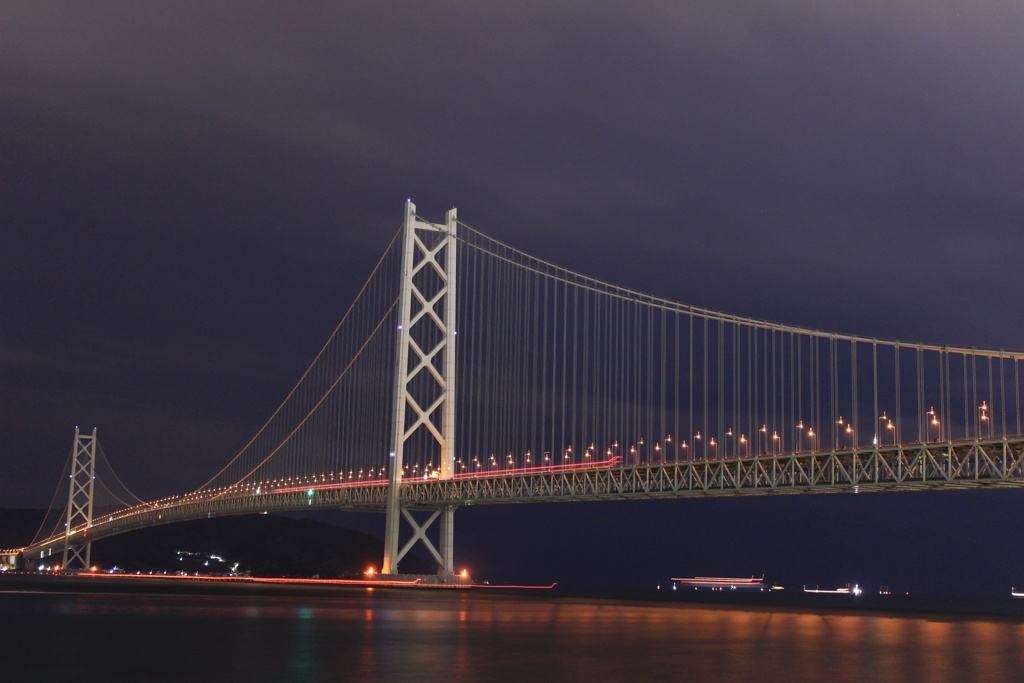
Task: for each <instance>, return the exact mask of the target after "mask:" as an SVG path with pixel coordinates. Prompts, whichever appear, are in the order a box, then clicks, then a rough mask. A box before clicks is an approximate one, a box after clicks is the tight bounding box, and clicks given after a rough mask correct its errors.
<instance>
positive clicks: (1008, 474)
mask: <svg viewBox="0 0 1024 683" xmlns="http://www.w3.org/2000/svg"><path fill="white" fill-rule="evenodd" d="M1021 486H1024V437H1021V436H1017V437H1012V438H1007V439H994V440H965V441H946V442H930V443H919V444H908V445H899V446H893V447H878V448H866V449H853V450H838V451H823V452H820V453H784V454H779V455H772V454H767V455H758V456H750V457H743V458H738V459H727V460H693V461H680V462H666V463H659V464H651V465H631V466H624V467H611V468H595V469H590V470H573V471H567V472H557V471H548V472H544V471H533V470H530V471H524V472H519V473H510V474H502V475H494V476H481V477H466V478H450V479H447V480H415V481H403V482H402V483H401V485H400V487H399V494H400V498H401V502H402V509H403V510H409V509H419V510H438V509H440V510H447V512H442V515H444V514H451V510H452V509H453V507H454V506H457V505H496V504H515V503H550V502H561V501H583V500H635V499H651V498H688V497H710V496H749V495H780V494H786V493H808V494H814V493H857V492H868V491H912V490H954V489H969V488H986V487H987V488H1001V487H1021ZM306 491H307V490H306V489H303V490H301V491H289V492H287V493H277V492H272V493H265V494H262V495H256V494H253V493H252V492H244V491H241V490H239V491H233V490H231V489H228V490H227V491H220V492H197V493H192V494H187V495H185V496H182V497H180V498H175V499H171V500H165V501H160V502H157V503H146V504H142V505H137V506H135V507H132V508H127V509H125V510H121V511H119V512H117V513H114V514H113V515H110V516H107V517H103V518H98V519H94V520H93V522H92V526H91V527H88V526H87V525H86V524H84V523H83V524H80V525H78V526H76V527H75V528H74V529H73V531H74V532H75V534H78V533H82V532H84V531H85V530H86V529H88V532H89V538H90V540H93V541H95V540H99V539H102V538H106V537H108V536H113V535H116V534H119V533H124V532H126V531H131V530H133V529H139V528H143V527H149V526H154V525H158V524H167V523H171V522H180V521H186V520H191V519H202V518H206V517H216V516H226V515H236V514H252V513H258V512H283V511H288V510H302V509H309V508H310V507H314V508H329V509H339V508H341V509H348V510H375V511H383V510H385V509H386V507H387V504H388V498H389V493H388V486H387V484H386V483H384V482H382V483H374V484H365V485H362V486H344V487H336V488H332V487H327V488H316V489H314V495H313V497H312V498H311V497H309V496H308V495H307V492H306ZM423 526H424V527H425V526H426V525H423ZM442 530H443V529H442ZM450 531H451V530H450V529H449V532H448V533H447V534H442V538H441V543H440V545H441V547H440V548H435V550H436V551H437V552H439V553H440V554H441V555H442V557H444V553H445V552H446V547H448V546H450V543H451V533H450ZM64 541H65V536H64V535H63V534H61V535H58V536H55V537H53V538H51V539H47V540H46V541H42V542H40V543H37V544H35V545H32V546H28V547H26V548H22V549H17V550H19V551H22V552H25V553H26V555H29V554H33V555H35V554H48V553H52V552H54V551H56V550H59V549H60V548H61V547H62V546H63V543H64ZM12 552H14V551H12Z"/></svg>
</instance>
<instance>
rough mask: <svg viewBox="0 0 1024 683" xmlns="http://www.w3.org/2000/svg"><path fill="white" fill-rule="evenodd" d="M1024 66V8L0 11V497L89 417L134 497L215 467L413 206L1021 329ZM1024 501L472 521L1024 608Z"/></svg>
mask: <svg viewBox="0 0 1024 683" xmlns="http://www.w3.org/2000/svg"><path fill="white" fill-rule="evenodd" d="M1022 83H1024V5H1022V4H1021V3H1020V2H1019V0H1006V1H1004V2H995V1H987V0H983V1H982V2H975V3H957V2H923V1H922V2H916V1H910V2H898V3H892V2H874V1H858V2H841V3H820V2H804V1H794V2H784V3H783V2H779V3H756V2H730V3H698V2H664V3H654V2H651V3H624V2H623V3H596V2H578V3H574V2H560V3H544V2H537V3H532V2H531V3H511V4H508V5H507V6H498V7H494V6H492V3H423V2H407V3H403V2H374V3H363V4H362V6H356V4H354V3H339V2H326V1H325V2H317V1H311V2H305V3H301V4H298V3H273V4H272V3H259V4H257V3H250V2H242V1H238V2H231V1H228V0H222V1H219V2H213V3H209V2H161V3H134V2H102V1H99V0H94V1H92V2H89V3H80V2H67V3H60V2H40V1H37V0H25V1H22V2H14V1H11V0H0V235H2V237H3V240H2V242H0V266H2V267H0V507H44V506H46V505H47V504H48V502H49V501H50V498H51V496H52V495H53V491H54V488H55V486H56V485H57V479H58V477H59V476H60V473H61V470H62V468H63V465H64V462H65V459H66V457H67V453H68V451H69V449H70V446H71V441H72V437H73V432H74V428H75V426H76V425H77V426H80V427H82V428H83V429H91V428H92V427H97V428H98V429H99V434H100V441H101V443H102V445H103V450H104V452H105V453H106V455H107V457H108V459H109V460H110V461H111V462H112V464H113V466H114V467H115V469H116V470H117V472H118V473H119V475H120V477H121V479H122V480H123V481H124V482H125V483H126V484H127V485H128V487H129V488H131V489H132V490H133V491H134V492H135V493H136V494H138V495H139V496H140V497H142V498H156V497H159V496H162V495H166V494H171V493H178V492H182V491H184V490H186V489H191V488H194V487H196V486H198V485H199V484H201V483H202V482H204V481H206V479H207V478H208V477H209V475H210V474H212V473H213V472H215V471H216V470H217V469H219V468H220V466H221V465H222V464H224V463H225V462H226V461H227V459H228V458H229V457H231V456H232V455H234V454H235V453H236V452H237V451H238V450H239V449H240V448H241V446H243V445H244V444H245V442H246V441H247V440H248V438H249V437H250V436H252V434H254V433H255V431H256V430H257V429H258V428H259V427H260V425H262V423H263V421H264V420H265V419H266V417H267V416H268V415H269V414H270V413H271V411H273V409H274V408H275V407H276V406H277V405H278V403H279V402H280V400H281V399H282V398H283V397H284V395H285V394H286V393H287V392H288V390H289V389H290V388H291V387H292V385H293V384H294V382H295V381H296V380H297V379H298V377H299V375H300V374H301V372H302V371H303V370H304V369H305V367H306V365H307V364H308V362H309V360H310V359H311V358H312V356H313V355H314V354H315V353H316V351H317V350H318V349H319V347H320V345H321V344H322V343H323V341H324V340H325V339H326V337H327V335H328V334H329V333H330V331H331V330H332V329H333V328H334V326H335V324H336V323H337V321H338V320H339V319H340V317H341V315H342V314H343V312H344V311H345V309H346V308H347V306H348V304H349V303H350V302H351V301H352V299H353V297H354V295H355V293H356V291H357V290H358V288H359V286H360V285H361V284H362V282H363V280H364V279H365V277H366V275H367V274H368V272H369V269H370V268H371V267H372V266H373V264H374V263H375V262H376V260H377V258H378V257H379V256H380V254H381V253H382V252H383V250H384V248H385V246H386V245H387V244H388V242H389V241H390V239H391V237H392V236H393V235H394V233H395V231H396V230H397V229H398V227H399V225H400V223H401V220H402V213H403V203H404V202H405V200H406V198H412V199H413V201H415V202H416V204H417V207H418V209H419V211H420V213H421V214H423V215H425V216H426V217H427V218H428V219H429V218H432V219H434V220H438V221H440V220H441V219H442V218H443V215H444V212H445V210H447V209H448V208H450V207H452V206H455V207H458V210H459V218H460V219H461V220H462V221H464V222H466V223H468V224H469V225H471V226H473V227H474V228H476V229H479V230H481V231H483V232H485V233H487V234H489V235H491V236H493V237H495V238H497V239H499V240H501V241H504V242H507V243H509V244H512V245H515V246H516V247H518V248H520V249H522V250H524V251H527V252H529V253H531V254H534V255H536V256H538V257H541V258H544V259H546V260H549V261H552V262H555V263H558V264H560V265H563V266H566V267H568V268H571V269H574V270H578V271H580V272H583V273H586V274H589V275H593V276H595V277H599V278H602V279H604V280H607V281H610V282H612V283H615V284H620V285H624V286H628V287H631V288H634V289H638V290H642V291H646V292H650V293H652V294H656V295H659V296H664V297H667V298H671V299H675V300H678V301H683V302H686V303H691V304H694V305H697V306H703V307H708V308H714V309H719V310H725V311H728V312H732V313H737V314H743V315H748V316H752V317H757V318H761V319H767V320H772V321H779V322H785V323H791V324H796V325H802V326H807V327H812V328H817V329H824V330H835V331H839V332H849V333H857V334H862V335H867V336H876V337H879V338H890V339H892V338H897V339H904V340H910V341H923V342H932V343H940V344H958V345H964V346H977V347H992V348H1006V349H1015V350H1020V349H1024V299H1022V297H1021V296H1020V292H1021V285H1020V280H1021V254H1022V253H1024V193H1022V191H1021V188H1024V123H1022V122H1024V88H1022V87H1021V84H1022ZM1022 505H1024V491H1022V492H1020V493H1017V492H1014V491H1011V492H981V493H962V492H956V493H939V494H920V493H914V494H874V495H871V494H869V495H861V496H814V497H810V496H808V497H800V498H787V499H784V500H782V499H767V498H761V499H756V500H744V501H724V500H718V501H671V502H668V503H635V504H626V503H616V504H568V505H542V506H517V507H509V508H501V509H496V508H490V509H478V510H464V511H460V513H458V515H457V519H458V520H459V524H457V527H456V555H457V557H462V558H465V559H466V561H467V562H471V563H475V568H483V569H482V570H480V569H478V571H484V572H485V573H489V574H490V575H491V576H493V577H500V578H508V579H514V580H518V579H522V580H562V581H565V580H572V579H574V578H577V579H578V580H580V581H582V582H586V581H601V580H606V579H607V580H610V581H620V582H639V583H642V584H644V585H646V584H647V583H650V582H654V581H663V580H664V578H667V577H668V576H671V575H680V574H696V573H718V574H727V575H750V574H752V573H756V574H758V575H759V574H761V573H763V572H764V573H767V574H768V575H769V578H776V579H778V580H791V581H793V582H796V583H800V582H817V581H820V582H821V583H827V582H829V581H839V582H843V583H845V582H846V581H848V580H849V581H852V580H860V581H862V582H871V581H873V582H875V583H890V584H894V585H900V582H901V581H904V582H905V583H907V584H909V585H912V586H913V587H914V588H917V587H919V586H920V587H928V586H943V585H952V584H955V585H956V586H960V587H961V588H958V590H967V588H963V587H965V586H971V585H973V584H974V583H975V582H976V581H975V580H976V579H979V577H982V578H981V579H980V580H981V581H982V583H984V584H985V586H986V587H987V589H990V590H992V591H995V592H998V593H1000V594H1002V593H1003V592H1005V591H1008V590H1009V585H1010V583H1011V582H1014V583H1016V585H1024V551H1022V550H1021V548H1022V547H1024V528H1022V525H1021V524H1020V523H1019V521H1018V520H1019V518H1020V515H1019V510H1020V509H1021V506H1022ZM354 517H358V518H359V520H360V522H359V523H362V520H363V519H364V518H365V516H358V515H354ZM368 526H369V527H370V528H378V527H379V530H380V533H382V532H383V517H382V516H380V517H378V516H374V517H373V518H372V521H371V523H369V524H368ZM0 545H3V539H0ZM460 561H461V560H460Z"/></svg>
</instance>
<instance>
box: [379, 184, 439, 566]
mask: <svg viewBox="0 0 1024 683" xmlns="http://www.w3.org/2000/svg"><path fill="white" fill-rule="evenodd" d="M455 237H456V210H455V209H451V210H449V211H448V213H447V214H446V215H445V222H444V223H443V224H435V223H428V222H426V221H422V220H420V219H419V218H418V217H417V216H416V205H415V204H413V203H412V202H406V204H405V223H404V229H403V245H402V284H401V292H400V295H399V300H398V335H397V344H396V353H395V390H394V413H393V415H392V429H393V432H392V441H391V443H392V446H391V453H390V457H389V460H390V468H389V474H388V501H387V519H386V521H385V532H384V565H383V568H382V573H383V574H398V563H399V562H400V561H401V559H402V558H403V557H404V556H405V554H406V553H407V552H408V551H409V550H410V549H411V548H412V547H413V546H414V545H415V544H416V543H417V542H421V543H423V544H424V546H426V548H427V550H428V551H429V552H430V554H431V555H433V557H434V559H436V560H437V562H438V565H439V566H440V571H439V572H438V574H439V575H440V576H441V578H442V579H448V578H451V577H452V576H454V567H453V561H452V552H453V532H454V519H455V506H445V507H443V508H440V509H438V510H435V511H434V512H433V514H432V515H431V516H430V517H429V518H428V519H427V520H426V522H425V523H424V524H423V525H422V526H421V525H419V524H417V523H416V521H415V519H414V518H413V517H412V515H411V513H410V512H409V511H408V510H407V509H405V508H404V507H403V506H402V497H401V483H402V473H403V458H404V454H405V446H406V443H407V442H409V441H410V439H412V438H413V437H414V436H416V435H418V434H419V433H420V432H421V430H426V431H427V433H428V434H429V435H430V437H432V438H433V441H434V442H435V443H436V444H437V448H438V451H439V454H440V470H439V472H438V475H439V477H440V479H450V478H451V477H452V476H453V475H454V474H455V335H456V330H455V273H456V270H455V265H456V239H455ZM410 361H412V362H410ZM410 366H411V367H410ZM424 386H427V387H428V391H427V392H426V393H424V392H423V391H422V389H423V387H424ZM417 388H419V389H420V391H417ZM424 396H426V397H427V398H424ZM421 403H423V405H421ZM420 435H421V434H420ZM421 436H422V435H421ZM402 519H405V520H406V521H407V522H408V523H409V524H410V525H411V526H412V528H413V536H412V538H411V539H409V541H408V542H407V543H406V544H405V545H404V546H401V547H400V546H399V541H400V535H399V531H400V527H401V521H402ZM435 520H437V521H439V524H440V530H439V531H440V534H439V535H440V539H439V540H440V546H441V547H440V549H438V548H436V547H435V546H434V544H433V543H431V541H430V539H429V538H428V537H427V535H426V531H427V528H428V527H429V526H430V525H431V524H432V523H433V522H434V521H435Z"/></svg>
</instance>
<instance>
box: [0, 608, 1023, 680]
mask: <svg viewBox="0 0 1024 683" xmlns="http://www.w3.org/2000/svg"><path fill="white" fill-rule="evenodd" d="M0 610H2V612H3V613H4V614H5V615H7V619H8V622H7V623H18V624H19V625H20V628H19V629H18V630H17V631H16V632H15V633H14V634H13V635H12V636H11V637H12V638H13V639H14V640H13V642H14V644H15V645H16V647H14V648H11V650H10V651H11V652H12V653H14V654H12V655H10V656H9V657H7V660H8V661H7V664H9V665H11V666H12V668H11V669H10V671H11V672H17V671H19V670H26V671H28V670H31V669H30V668H23V667H30V666H31V665H34V664H35V663H37V662H38V661H40V660H41V659H48V660H49V661H50V662H51V667H50V670H49V673H51V674H55V673H59V672H60V671H61V670H62V669H61V667H62V666H66V669H65V670H66V671H68V672H73V671H75V670H78V669H77V667H78V666H82V665H85V666H86V667H91V670H93V671H106V672H108V673H110V674H112V677H110V676H108V677H106V680H142V679H145V680H157V681H159V680H167V681H171V680H175V681H178V680H183V678H182V677H186V678H187V677H190V676H191V674H192V673H194V668H195V667H196V666H197V665H196V663H197V662H201V663H203V664H202V666H203V667H205V668H204V669H203V672H204V673H206V674H208V675H207V676H204V678H212V677H213V676H214V674H217V673H218V672H219V673H220V674H221V675H224V676H226V678H225V679H226V680H237V679H238V678H240V677H242V676H245V677H246V678H248V679H249V680H271V679H274V680H281V679H284V680H333V679H337V678H345V677H352V678H356V677H358V678H376V679H384V678H385V677H395V678H398V679H400V680H407V679H417V680H431V679H438V678H445V679H448V680H451V681H472V680H498V681H501V680H509V681H511V680H516V681H521V680H524V679H530V680H533V681H541V680H585V679H595V680H610V679H611V680H637V679H644V678H646V679H650V680H694V681H727V680H731V681H737V680H754V681H787V682H790V681H820V680H830V681H872V682H873V683H876V682H879V683H884V682H886V681H905V680H928V681H938V682H941V681H964V680H1015V679H1016V678H1017V677H1018V674H1019V671H1020V670H1021V668H1022V666H1024V655H1022V652H1024V648H1022V645H1024V625H1022V624H1021V623H1018V622H1016V621H1012V620H1005V621H1000V620H997V619H936V618H925V617H903V616H888V615H882V614H852V613H816V612H801V611H772V610H770V609H737V608H730V609H726V608H721V609H719V608H709V607H705V606H698V605H679V604H665V603H652V604H642V603H625V602H613V601H602V600H571V599H544V600H540V599H533V598H523V597H517V596H513V597H509V596H495V595H479V594H468V593H437V594H419V593H403V592H392V591H377V592H375V593H373V594H370V593H360V592H353V593H351V594H346V595H344V596H343V597H337V598H335V597H331V598H307V597H302V598H256V597H249V596H231V597H193V596H174V597H169V596H168V597H161V596H130V597H125V596H77V597H76V596H68V595H63V596H22V595H18V596H15V595H0ZM44 636H45V637H44ZM54 642H76V646H75V648H74V650H73V652H74V655H75V657H76V659H77V661H75V662H71V661H68V662H66V663H64V664H62V661H61V655H60V653H56V654H55V653H54V651H53V650H52V649H50V648H49V646H48V645H47V643H51V644H52V643H54ZM157 643H158V644H159V647H156V645H155V644H157ZM6 649H7V648H5V650H6ZM112 661H117V662H118V668H117V669H116V670H115V671H111V668H110V667H111V662H112ZM119 672H120V673H124V674H125V675H124V676H122V677H118V673H119ZM128 673H132V674H134V675H135V678H134V679H133V678H132V677H131V676H129V675H127V674H128Z"/></svg>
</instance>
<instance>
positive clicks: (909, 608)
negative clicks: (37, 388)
mask: <svg viewBox="0 0 1024 683" xmlns="http://www.w3.org/2000/svg"><path fill="white" fill-rule="evenodd" d="M375 591H385V592H387V593H388V594H390V595H399V594H401V593H406V594H409V593H416V594H417V595H423V594H433V595H438V594H452V593H455V594H458V595H460V596H463V595H488V596H497V595H501V596H506V597H510V598H512V597H524V598H531V599H556V600H561V599H571V600H602V601H613V602H629V603H643V604H648V605H651V606H673V605H676V606H695V607H704V608H710V609H734V610H755V611H762V610H770V611H785V612H794V611H795V612H810V613H822V614H840V615H841V614H860V615H877V616H887V617H893V618H899V617H907V618H928V619H962V618H985V619H999V620H1014V621H1024V600H1018V599H1014V598H1011V597H1010V596H1007V597H1006V598H993V597H952V596H926V595H920V596H917V595H884V596H883V595H861V596H856V597H853V596H846V595H813V594H805V593H803V592H796V591H794V592H790V593H788V594H787V593H786V592H770V593H721V592H699V591H694V592H688V591H687V592H677V591H649V592H640V591H595V590H581V589H577V590H572V589H569V590H566V589H562V588H561V587H557V586H556V585H554V584H552V585H551V586H493V585H488V584H474V585H466V584H452V585H444V584H414V583H412V582H402V583H398V582H389V581H364V580H345V579H298V578H296V579H290V578H281V577H231V578H228V577H203V576H200V577H181V576H170V575H149V574H115V575H109V574H82V575H71V574H62V575H50V574H37V573H33V572H24V573H23V572H8V573H4V574H0V594H17V593H22V594H27V593H38V594H78V595H143V594H145V595H167V596H170V595H190V596H211V597H213V596H216V597H233V596H237V597H249V598H254V597H255V598H275V597H293V598H309V597H319V598H332V597H334V598H344V597H351V596H352V595H354V594H361V595H365V594H367V593H372V592H375Z"/></svg>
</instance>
